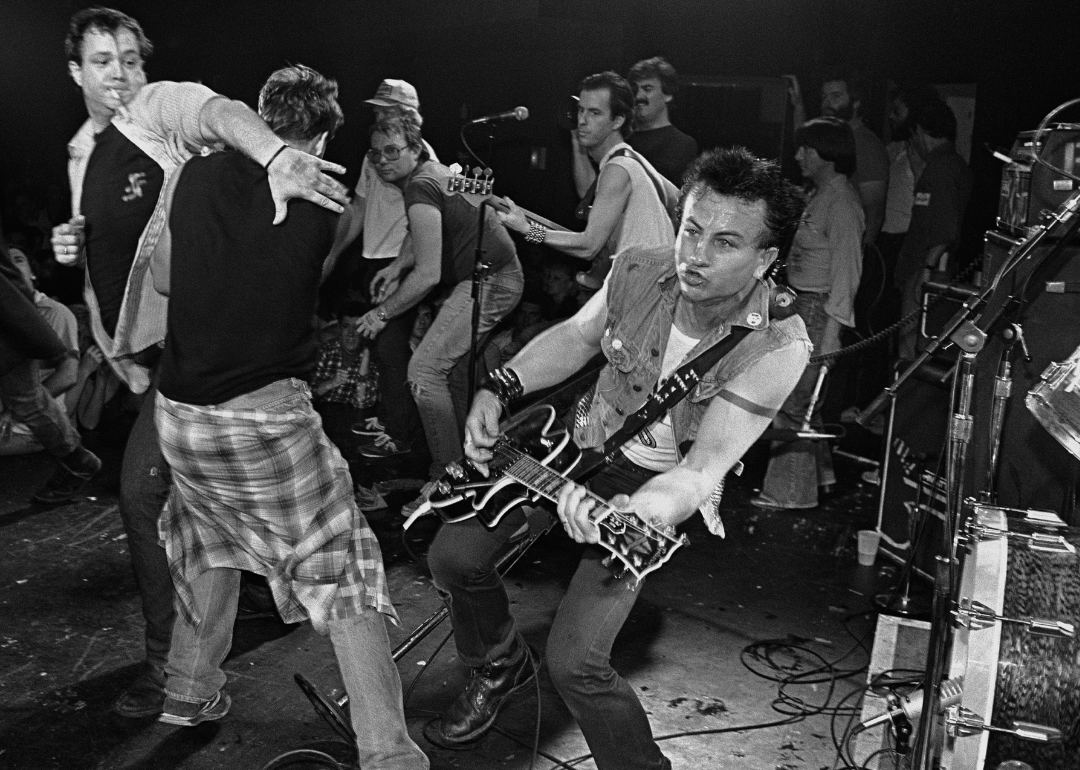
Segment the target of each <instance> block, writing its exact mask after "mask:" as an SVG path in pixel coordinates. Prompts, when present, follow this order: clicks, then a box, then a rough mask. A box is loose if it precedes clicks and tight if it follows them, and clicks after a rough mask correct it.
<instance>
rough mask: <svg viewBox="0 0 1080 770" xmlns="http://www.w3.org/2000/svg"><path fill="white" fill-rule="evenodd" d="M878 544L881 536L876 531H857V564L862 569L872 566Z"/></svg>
mask: <svg viewBox="0 0 1080 770" xmlns="http://www.w3.org/2000/svg"><path fill="white" fill-rule="evenodd" d="M880 542H881V534H880V533H879V532H878V531H877V530H876V529H860V530H859V564H861V565H862V566H863V567H872V566H874V559H876V558H877V550H878V544H879V543H880Z"/></svg>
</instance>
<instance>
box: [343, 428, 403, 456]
mask: <svg viewBox="0 0 1080 770" xmlns="http://www.w3.org/2000/svg"><path fill="white" fill-rule="evenodd" d="M356 451H357V452H358V453H359V454H360V456H361V457H368V458H371V459H375V460H382V459H385V458H387V457H396V456H398V455H404V454H408V453H409V447H407V446H405V445H404V444H402V445H399V444H398V443H397V442H396V441H394V440H393V439H392V438H390V436H389V435H387V434H386V433H379V434H378V435H377V436H375V438H373V439H372V440H371V441H365V442H364V443H362V444H361V445H360V446H358V447H357V448H356Z"/></svg>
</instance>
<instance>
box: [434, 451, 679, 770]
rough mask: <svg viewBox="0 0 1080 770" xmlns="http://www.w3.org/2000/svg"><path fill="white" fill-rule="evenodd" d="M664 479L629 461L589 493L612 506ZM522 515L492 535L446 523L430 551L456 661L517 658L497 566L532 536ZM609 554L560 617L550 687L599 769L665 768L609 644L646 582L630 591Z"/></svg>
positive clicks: (573, 587) (577, 585) (597, 480)
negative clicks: (650, 482)
mask: <svg viewBox="0 0 1080 770" xmlns="http://www.w3.org/2000/svg"><path fill="white" fill-rule="evenodd" d="M655 475H656V474H655V473H653V472H652V471H648V470H645V469H644V468H639V467H638V466H636V465H634V464H633V463H631V462H630V461H629V460H627V459H626V458H625V457H622V456H621V455H620V456H619V457H618V459H617V460H616V461H615V462H613V463H611V464H610V465H608V466H606V467H605V468H604V469H603V470H601V471H600V472H599V473H598V474H597V475H596V476H594V477H593V478H592V479H591V480H590V481H589V483H588V484H587V486H588V487H589V489H591V490H592V491H593V492H594V493H596V494H597V495H599V496H600V497H602V498H604V499H610V498H611V497H613V496H614V495H616V494H618V493H620V492H625V493H631V492H633V491H634V490H636V489H637V488H638V487H640V486H641V485H642V484H643V483H645V481H647V480H648V479H649V478H652V477H653V476H655ZM525 525H526V521H525V515H524V513H523V512H522V511H521V509H517V510H515V511H512V512H510V513H508V514H507V515H506V516H504V517H503V519H502V520H501V521H500V522H499V526H498V527H496V528H495V529H494V530H491V531H489V530H487V529H486V528H485V527H484V526H483V525H482V524H480V523H479V522H478V521H477V520H476V519H475V518H474V519H470V520H468V521H465V522H462V523H460V524H444V525H443V526H442V528H441V529H440V530H439V533H438V535H436V537H435V541H434V542H433V543H432V546H431V550H430V551H429V553H428V565H429V566H430V567H431V573H432V577H433V578H434V580H435V584H436V585H437V586H438V587H439V589H440V590H441V591H443V592H444V593H445V594H447V595H448V596H449V604H450V617H451V620H452V622H453V625H454V640H455V643H456V645H457V650H458V655H459V657H460V658H461V660H462V661H463V662H464V663H465V664H466V665H469V666H472V667H474V668H475V667H479V666H481V665H483V664H484V663H485V662H487V661H491V660H494V659H496V658H499V657H501V656H503V655H505V654H506V652H507V651H509V649H510V647H511V645H512V644H513V640H514V638H515V635H516V631H515V628H514V620H513V617H512V616H511V615H510V603H509V599H508V598H507V595H506V591H505V589H504V587H503V583H502V579H501V578H500V577H499V575H498V573H497V572H496V570H495V566H494V565H495V563H496V562H497V561H498V559H499V558H500V557H501V556H502V555H503V554H504V553H506V552H507V551H508V550H509V549H510V548H511V547H512V546H513V543H514V541H515V540H516V539H518V538H520V537H522V536H524V530H523V527H524V526H525ZM607 555H608V552H607V551H606V550H603V549H601V548H600V547H599V546H592V547H589V548H587V549H586V551H585V553H584V555H583V556H582V559H581V563H580V564H579V565H578V568H577V571H576V572H575V573H574V577H573V580H572V581H571V582H570V587H569V588H568V589H567V592H566V595H565V596H564V597H563V600H562V603H561V604H560V605H559V609H558V612H556V614H555V621H554V623H553V624H552V626H551V633H550V634H549V636H548V642H547V653H546V660H547V665H548V672H549V673H550V675H551V680H552V682H553V683H554V684H555V687H556V689H557V690H558V691H559V695H561V696H562V699H563V701H564V702H565V703H566V705H567V708H569V709H570V713H571V714H573V716H574V719H575V720H576V721H577V723H578V726H579V727H580V728H581V732H582V734H583V735H584V736H585V740H586V741H587V742H588V744H589V750H590V751H591V752H592V753H593V756H594V758H595V760H596V766H597V768H599V770H624V769H625V770H660V769H661V768H664V767H666V766H667V765H666V760H665V758H664V755H663V754H662V753H661V751H660V748H659V746H657V745H656V742H655V741H654V740H653V738H652V729H651V728H650V726H649V719H648V717H647V716H646V715H645V711H644V709H643V708H642V707H641V702H640V701H639V700H638V699H637V695H636V694H635V693H634V690H633V688H632V687H631V686H630V685H629V683H627V682H626V680H625V679H623V678H622V677H621V676H619V674H618V672H616V671H615V670H614V669H613V668H612V667H611V646H612V644H613V643H614V641H615V637H616V635H617V634H618V633H619V630H620V629H621V628H622V627H623V624H624V623H625V622H626V618H627V617H628V616H629V614H630V610H631V609H632V608H633V606H634V603H635V602H636V601H637V597H638V594H639V593H640V592H641V586H642V585H643V583H642V582H641V581H639V582H638V585H637V586H636V587H634V588H633V589H632V590H631V589H630V584H629V583H628V582H627V581H626V580H625V579H622V580H617V579H615V578H614V577H613V576H612V572H611V569H610V568H609V567H607V566H605V565H604V564H602V563H601V562H602V561H603V560H604V559H605V558H606V557H607Z"/></svg>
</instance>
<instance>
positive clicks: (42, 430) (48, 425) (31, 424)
mask: <svg viewBox="0 0 1080 770" xmlns="http://www.w3.org/2000/svg"><path fill="white" fill-rule="evenodd" d="M40 372H41V365H40V364H39V363H38V361H37V360H36V359H26V360H25V361H23V362H22V363H19V364H17V365H16V366H14V367H12V368H11V369H9V370H8V371H7V372H5V373H4V374H3V375H2V376H0V401H3V403H4V408H6V409H9V410H11V413H12V415H13V416H14V417H15V419H16V420H17V421H18V422H21V423H23V424H24V425H26V426H27V427H28V428H29V429H30V432H31V434H32V435H33V436H34V438H35V439H37V442H38V443H39V444H41V446H43V447H44V448H45V449H46V451H48V453H49V454H51V455H52V456H53V457H57V458H60V457H63V456H64V455H68V454H71V453H72V452H74V451H75V450H76V449H77V448H78V447H79V434H78V433H76V432H75V428H74V427H72V425H71V420H69V419H68V416H67V415H66V414H64V410H63V409H61V408H60V406H59V404H57V403H56V401H54V400H53V399H52V397H51V396H50V395H49V391H47V390H45V388H44V387H43V386H42V384H41V376H40Z"/></svg>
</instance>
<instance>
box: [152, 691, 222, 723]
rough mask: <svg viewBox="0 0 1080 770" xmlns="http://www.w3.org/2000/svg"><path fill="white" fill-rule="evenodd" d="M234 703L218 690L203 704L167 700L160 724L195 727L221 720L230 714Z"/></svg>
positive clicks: (174, 699)
mask: <svg viewBox="0 0 1080 770" xmlns="http://www.w3.org/2000/svg"><path fill="white" fill-rule="evenodd" d="M231 705H232V701H231V700H229V696H228V694H227V693H225V692H222V691H221V690H218V691H217V692H216V693H214V697H213V698H211V699H210V700H208V701H204V702H203V703H188V702H187V701H182V700H177V699H176V698H166V699H165V707H164V709H163V710H162V712H161V716H159V717H158V721H159V722H164V723H165V724H167V725H176V726H177V727H194V726H195V725H199V724H202V723H203V722H212V721H214V720H215V719H221V718H222V717H223V716H225V715H226V714H228V713H229V707H230V706H231Z"/></svg>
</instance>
